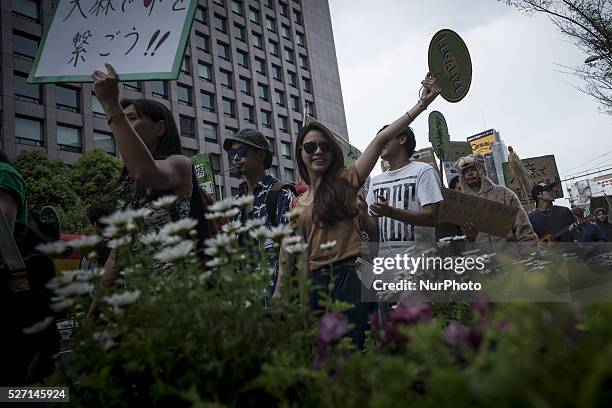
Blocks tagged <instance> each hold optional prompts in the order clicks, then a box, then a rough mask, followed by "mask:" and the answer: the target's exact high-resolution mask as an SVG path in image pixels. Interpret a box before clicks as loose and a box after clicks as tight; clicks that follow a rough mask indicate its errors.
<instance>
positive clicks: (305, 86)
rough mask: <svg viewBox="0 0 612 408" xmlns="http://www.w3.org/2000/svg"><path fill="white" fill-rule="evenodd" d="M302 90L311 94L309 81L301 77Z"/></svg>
mask: <svg viewBox="0 0 612 408" xmlns="http://www.w3.org/2000/svg"><path fill="white" fill-rule="evenodd" d="M302 88H303V89H304V92H308V93H310V92H312V88H311V87H310V79H308V78H306V77H302Z"/></svg>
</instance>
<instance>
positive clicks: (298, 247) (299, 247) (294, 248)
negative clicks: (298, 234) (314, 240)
mask: <svg viewBox="0 0 612 408" xmlns="http://www.w3.org/2000/svg"><path fill="white" fill-rule="evenodd" d="M306 248H308V245H307V244H305V243H298V244H293V245H289V246H286V247H285V250H286V251H287V252H289V253H290V254H299V253H300V252H304V251H305V250H306Z"/></svg>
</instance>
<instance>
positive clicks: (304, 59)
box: [300, 54, 308, 71]
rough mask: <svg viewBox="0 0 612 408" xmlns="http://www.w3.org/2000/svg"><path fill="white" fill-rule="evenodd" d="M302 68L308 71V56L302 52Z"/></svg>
mask: <svg viewBox="0 0 612 408" xmlns="http://www.w3.org/2000/svg"><path fill="white" fill-rule="evenodd" d="M300 68H302V69H305V70H306V71H308V58H307V57H306V56H305V55H302V54H300Z"/></svg>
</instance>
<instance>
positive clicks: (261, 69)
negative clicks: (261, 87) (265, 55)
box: [255, 57, 266, 75]
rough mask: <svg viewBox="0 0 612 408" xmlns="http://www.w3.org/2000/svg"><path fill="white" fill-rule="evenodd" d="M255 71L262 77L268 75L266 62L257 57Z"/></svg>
mask: <svg viewBox="0 0 612 408" xmlns="http://www.w3.org/2000/svg"><path fill="white" fill-rule="evenodd" d="M255 71H257V72H258V73H260V74H262V75H266V61H264V60H262V59H261V58H257V57H255Z"/></svg>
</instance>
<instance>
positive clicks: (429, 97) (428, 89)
mask: <svg viewBox="0 0 612 408" xmlns="http://www.w3.org/2000/svg"><path fill="white" fill-rule="evenodd" d="M421 85H422V86H423V88H421V92H420V95H419V99H420V102H421V103H422V104H423V105H425V108H427V106H429V105H430V104H431V103H432V102H433V101H434V99H436V97H437V96H438V95H440V87H439V86H438V81H437V80H436V78H434V77H433V76H432V75H431V72H428V73H427V75H426V76H425V79H424V80H422V81H421Z"/></svg>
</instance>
